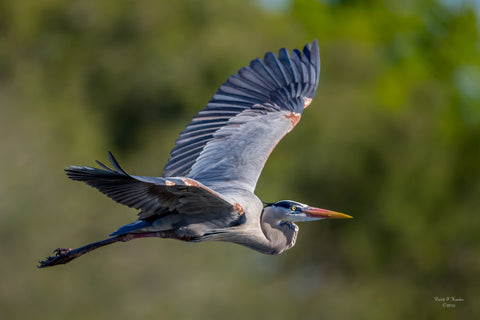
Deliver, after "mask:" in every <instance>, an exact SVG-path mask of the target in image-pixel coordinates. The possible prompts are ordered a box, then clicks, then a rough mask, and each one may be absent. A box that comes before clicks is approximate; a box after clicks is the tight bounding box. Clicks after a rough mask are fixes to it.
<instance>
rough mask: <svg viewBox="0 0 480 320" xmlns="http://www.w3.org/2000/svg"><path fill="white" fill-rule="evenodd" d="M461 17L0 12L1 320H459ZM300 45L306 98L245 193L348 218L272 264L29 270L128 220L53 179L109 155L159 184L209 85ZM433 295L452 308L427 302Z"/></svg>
mask: <svg viewBox="0 0 480 320" xmlns="http://www.w3.org/2000/svg"><path fill="white" fill-rule="evenodd" d="M479 11H480V9H479V6H478V3H476V2H475V1H448V0H438V1H434V0H428V1H391V0H370V1H352V0H350V1H346V0H343V1H342V0H322V1H315V0H291V1H285V0H282V1H265V0H263V1H258V2H255V1H253V0H252V1H233V0H229V1H208V2H206V1H204V2H199V1H194V0H180V1H170V2H168V1H152V0H141V1H91V0H84V1H79V0H72V1H61V0H46V1H32V0H22V1H0V106H1V111H2V113H1V115H2V116H1V117H0V142H1V143H0V145H1V146H2V150H3V155H2V157H1V158H0V170H1V171H0V174H1V177H2V179H1V180H0V212H2V214H1V215H0V240H1V241H0V250H1V252H2V254H3V256H2V264H0V272H1V273H2V274H4V275H6V276H5V277H4V278H5V279H4V280H3V281H2V284H1V285H0V318H2V319H3V318H5V319H7V318H8V319H10V318H32V317H33V316H35V317H36V318H40V319H42V318H44V319H65V318H66V317H68V318H74V319H75V318H79V319H84V318H86V317H88V318H90V319H96V318H99V319H100V318H105V317H115V318H127V317H128V318H131V317H135V318H139V319H142V318H151V317H153V316H159V315H161V316H162V317H164V318H173V317H175V318H186V319H190V318H195V319H201V318H208V319H225V318H229V319H235V318H238V319H244V318H260V317H261V318H276V319H292V318H299V317H301V318H305V319H318V318H327V319H331V318H333V319H352V318H356V319H358V318H360V319H362V318H364V319H404V318H406V317H411V318H420V319H423V318H425V319H450V318H462V319H463V318H465V319H473V318H476V317H478V315H479V314H480V309H479V306H478V304H476V301H477V300H478V296H479V295H478V288H479V287H480V283H479V282H480V258H479V255H478V252H479V251H480V236H479V232H480V220H479V219H478V218H477V217H476V215H477V214H478V204H479V200H478V199H479V198H478V194H480V174H479V173H480V149H479V148H478V146H479V144H480V94H479V92H480V90H478V88H479V83H480V54H479V53H480V52H479V48H480V37H479V29H480V27H479V19H480V18H479V16H478V12H479ZM313 38H318V39H319V42H320V47H321V58H322V74H321V83H320V86H319V90H318V93H317V97H316V99H315V100H314V102H313V103H312V105H311V106H310V107H309V108H308V110H306V112H305V116H304V117H303V120H302V121H301V122H300V124H299V125H298V126H297V128H296V129H295V131H294V132H293V133H292V134H290V135H288V136H287V137H286V138H285V139H284V141H282V143H281V144H280V145H279V146H278V147H277V149H276V150H275V151H274V152H273V154H272V157H271V159H270V160H269V161H268V162H267V165H266V167H265V170H264V173H263V175H262V178H261V180H260V183H259V185H258V188H257V193H258V194H259V195H260V196H261V197H262V198H263V199H265V200H267V201H273V200H277V199H283V198H287V199H288V198H294V199H299V200H302V199H303V201H304V202H306V203H312V204H317V205H318V206H321V207H326V208H331V209H335V210H338V211H342V212H346V213H350V214H352V215H353V216H355V219H354V221H352V222H349V223H341V224H337V223H334V222H324V223H318V224H313V225H311V224H310V225H302V226H301V229H302V230H301V232H300V236H299V239H298V242H297V245H296V247H295V248H294V249H293V250H291V251H289V252H288V253H286V254H284V255H282V256H279V257H267V256H259V255H257V254H256V253H252V252H249V251H247V250H244V249H243V248H240V247H236V246H232V245H227V244H218V245H217V244H211V245H209V244H206V245H198V246H188V245H185V244H182V243H177V242H171V241H148V240H145V241H139V242H138V243H132V244H128V245H124V246H119V247H118V250H116V251H115V249H113V248H112V249H110V250H105V251H102V252H101V253H99V254H98V255H96V256H92V257H90V259H85V260H83V261H81V264H80V263H78V264H72V266H69V267H68V268H59V269H56V270H51V271H47V272H45V271H42V272H37V270H34V268H33V261H34V259H35V258H41V257H43V256H44V255H45V254H46V252H45V249H46V248H50V247H51V246H52V245H55V244H61V243H65V244H66V245H70V244H71V246H74V245H76V244H77V245H80V244H83V243H85V242H89V241H92V240H95V239H97V238H100V237H103V236H104V235H105V233H108V232H110V231H112V230H113V229H115V228H116V227H117V226H119V225H122V224H124V223H126V222H128V221H130V220H131V216H128V214H130V215H131V214H132V212H131V210H128V208H122V207H120V206H118V205H116V204H115V203H113V202H111V201H109V200H108V199H106V198H104V197H103V196H102V195H96V193H95V192H92V190H89V189H87V188H85V187H84V186H83V185H78V184H74V183H70V182H68V181H66V180H65V178H64V176H63V173H62V172H61V168H62V167H65V166H66V165H69V164H92V160H93V159H95V158H100V159H102V158H103V154H104V152H105V151H106V150H107V149H111V150H112V151H115V153H120V155H119V158H120V159H123V161H122V163H123V162H125V167H126V168H129V167H135V168H138V170H141V172H134V173H136V174H149V175H154V174H158V175H160V174H161V169H162V166H163V165H164V164H165V163H166V161H167V159H168V153H169V151H170V150H171V148H172V147H173V144H174V140H175V139H176V137H178V134H179V133H180V131H181V130H183V128H184V126H185V125H186V124H187V123H188V122H189V121H190V119H191V118H192V117H193V116H194V115H195V114H196V113H197V112H198V111H199V110H200V109H201V108H203V107H204V106H205V104H206V103H207V101H208V100H209V99H210V97H211V96H212V95H213V94H214V93H215V91H216V90H217V88H218V86H219V85H220V84H221V83H222V82H223V81H225V80H226V79H227V77H228V75H230V74H232V73H234V72H235V71H236V70H238V69H239V68H241V67H242V66H244V65H245V64H246V63H247V62H248V61H250V59H252V58H253V57H256V56H260V55H263V53H264V52H266V51H268V50H272V51H275V50H276V49H277V48H280V47H287V48H289V49H292V48H298V47H301V46H303V44H304V43H306V42H307V41H311V40H312V39H313ZM133 163H135V166H134V165H133ZM117 211H120V212H125V215H122V214H121V213H118V212H117ZM157 253H158V254H157ZM125 257H128V258H127V259H125ZM72 274H75V276H73V277H72ZM436 296H437V297H445V296H455V297H458V298H463V299H464V301H463V302H458V303H457V305H456V307H455V308H444V307H442V304H441V303H438V302H436V301H435V300H434V297H436ZM26 305H28V306H29V308H25V306H26ZM73 310H74V312H73ZM213 310H214V311H213Z"/></svg>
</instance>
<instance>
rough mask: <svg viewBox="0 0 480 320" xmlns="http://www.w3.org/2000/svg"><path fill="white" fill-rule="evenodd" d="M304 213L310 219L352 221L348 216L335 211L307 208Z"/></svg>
mask: <svg viewBox="0 0 480 320" xmlns="http://www.w3.org/2000/svg"><path fill="white" fill-rule="evenodd" d="M304 212H305V213H306V214H307V216H308V217H312V218H329V219H352V218H353V217H352V216H349V215H348V214H344V213H340V212H336V211H330V210H326V209H320V208H314V207H308V208H307V209H305V210H304Z"/></svg>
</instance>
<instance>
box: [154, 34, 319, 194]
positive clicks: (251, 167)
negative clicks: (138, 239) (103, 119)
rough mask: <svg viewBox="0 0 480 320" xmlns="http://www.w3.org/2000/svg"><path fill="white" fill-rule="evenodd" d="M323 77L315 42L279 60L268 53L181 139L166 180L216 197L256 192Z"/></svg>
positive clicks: (229, 84) (224, 89)
mask: <svg viewBox="0 0 480 320" xmlns="http://www.w3.org/2000/svg"><path fill="white" fill-rule="evenodd" d="M319 74H320V56H319V50H318V42H317V40H314V41H313V43H312V44H307V45H306V46H305V47H304V49H303V52H301V51H299V50H296V49H295V50H293V51H292V54H291V55H290V54H289V52H288V51H287V50H286V49H284V48H283V49H280V51H279V54H278V57H277V56H275V54H273V53H271V52H268V53H266V54H265V56H264V58H263V60H262V59H259V58H257V59H255V60H253V61H251V62H250V65H249V66H247V67H244V68H242V69H240V70H239V71H238V72H237V73H236V74H234V75H232V76H231V77H230V78H229V79H228V80H227V81H226V82H225V83H224V84H222V85H221V86H220V88H219V90H218V91H217V93H216V94H215V95H214V96H213V98H212V99H211V100H210V102H209V103H208V104H207V107H206V108H205V109H203V110H202V111H200V112H199V113H198V115H197V116H196V117H194V118H193V119H192V122H191V123H190V124H189V125H188V126H187V127H186V129H185V130H184V131H183V132H182V133H181V134H180V137H179V138H178V139H177V141H176V146H175V148H174V149H173V150H172V152H171V157H170V159H169V161H168V163H167V165H166V167H165V172H164V174H163V177H172V176H183V177H189V178H192V179H195V180H198V181H200V182H202V183H203V184H204V185H205V186H208V187H209V188H212V189H213V190H216V191H218V192H221V191H225V189H227V186H228V188H234V187H235V186H236V187H238V188H241V189H244V190H248V191H251V192H253V191H254V189H255V185H256V183H257V180H258V177H259V175H260V173H261V170H262V169H263V166H264V164H265V162H266V160H267V158H268V156H269V154H270V153H271V151H272V150H273V148H274V147H275V146H276V145H277V143H278V142H279V141H280V140H281V139H282V137H283V136H284V135H285V134H287V133H288V132H289V131H290V130H292V129H293V127H294V126H295V125H296V123H297V122H298V121H299V119H300V117H301V114H302V112H303V109H304V108H306V107H307V106H308V105H309V104H310V102H311V100H312V99H313V97H314V95H315V91H316V88H317V85H318V80H319ZM224 187H225V188H224Z"/></svg>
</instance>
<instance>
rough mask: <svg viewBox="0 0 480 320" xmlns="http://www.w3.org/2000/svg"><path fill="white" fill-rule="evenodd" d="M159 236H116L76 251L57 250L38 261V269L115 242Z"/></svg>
mask: <svg viewBox="0 0 480 320" xmlns="http://www.w3.org/2000/svg"><path fill="white" fill-rule="evenodd" d="M159 236H161V235H160V234H159V233H158V232H143V233H127V234H122V235H118V236H115V237H111V238H108V239H105V240H102V241H98V242H94V243H90V244H87V245H86V246H83V247H80V248H77V249H73V250H72V249H66V248H58V249H55V250H54V251H53V252H54V253H55V255H54V256H50V257H47V259H45V260H43V261H40V265H38V267H39V268H45V267H52V266H56V265H58V264H65V263H68V262H70V261H72V260H73V259H75V258H78V257H80V256H82V255H84V254H85V253H88V252H90V251H92V250H95V249H98V248H101V247H104V246H106V245H109V244H112V243H115V242H119V241H122V242H126V241H130V240H132V239H136V238H146V237H159Z"/></svg>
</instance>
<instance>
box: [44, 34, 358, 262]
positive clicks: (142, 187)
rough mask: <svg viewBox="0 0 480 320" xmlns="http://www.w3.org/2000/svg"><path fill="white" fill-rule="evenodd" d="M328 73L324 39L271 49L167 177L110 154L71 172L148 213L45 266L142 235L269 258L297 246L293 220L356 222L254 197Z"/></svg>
mask: <svg viewBox="0 0 480 320" xmlns="http://www.w3.org/2000/svg"><path fill="white" fill-rule="evenodd" d="M319 74H320V55H319V49H318V42H317V40H314V41H313V42H312V43H311V44H310V43H308V44H307V45H305V47H304V48H303V51H300V50H297V49H295V50H293V51H292V52H291V54H290V53H289V51H288V50H286V49H285V48H282V49H280V50H279V53H278V56H275V54H273V53H272V52H267V53H266V54H265V56H264V58H263V60H262V59H260V58H257V59H255V60H253V61H251V62H250V64H249V65H248V66H246V67H244V68H242V69H240V70H239V71H238V72H237V73H236V74H234V75H232V76H230V77H229V78H228V80H227V81H226V82H225V83H224V84H222V85H221V86H220V88H219V89H218V91H217V92H216V93H215V95H214V96H213V98H212V99H211V100H210V102H208V104H207V107H206V108H205V109H203V110H201V111H200V112H199V113H198V115H197V116H195V117H194V118H193V119H192V122H191V123H190V124H189V125H188V126H187V127H186V129H185V130H184V131H183V132H182V133H181V134H180V137H179V138H178V139H177V141H176V143H175V147H174V149H173V150H172V152H171V157H170V159H169V161H168V163H167V165H166V166H165V170H164V173H163V176H162V177H144V176H134V175H131V174H128V173H127V172H126V171H125V170H123V169H122V168H121V167H120V165H119V164H118V162H117V160H116V159H115V158H114V157H113V155H112V154H111V153H110V152H109V153H108V156H109V160H110V163H111V166H112V167H108V166H107V165H105V164H103V163H101V162H99V161H97V163H98V165H99V166H100V168H93V167H88V166H83V167H79V166H69V167H68V168H66V169H65V171H66V174H67V176H68V177H69V178H70V179H72V180H77V181H83V182H85V183H87V184H88V185H90V186H92V187H94V188H97V189H98V190H99V191H100V192H102V193H104V194H106V195H107V196H108V197H110V198H112V199H113V200H115V201H116V202H118V203H121V204H123V205H126V206H129V207H132V208H135V209H137V210H140V212H139V213H138V219H137V220H136V221H134V222H132V223H129V224H127V225H124V226H122V227H120V228H119V229H118V230H117V231H115V232H114V233H112V234H111V235H110V237H109V238H107V239H105V240H102V241H98V242H94V243H91V244H88V245H86V246H83V247H80V248H77V249H73V250H72V249H66V248H59V249H56V250H55V251H54V253H55V255H54V256H51V257H48V258H47V259H46V260H44V261H40V265H39V267H40V268H44V267H50V266H54V265H58V264H64V263H67V262H69V261H71V260H73V259H75V258H77V257H79V256H81V255H83V254H85V253H87V252H90V251H92V250H94V249H97V248H100V247H103V246H105V245H109V244H112V243H115V242H119V241H122V242H125V241H129V240H132V239H136V238H144V237H158V238H173V239H178V240H183V241H191V242H200V241H227V242H233V243H237V244H240V245H243V246H246V247H248V248H251V249H253V250H256V251H258V252H261V253H265V254H280V253H282V252H284V251H286V250H288V249H290V248H291V247H293V245H294V244H295V241H296V238H297V234H298V226H297V225H296V224H295V222H301V221H312V220H320V219H325V218H341V219H345V218H351V216H349V215H346V214H343V213H339V212H335V211H330V210H325V209H319V208H315V207H311V206H309V205H306V204H302V203H300V202H295V201H290V200H283V201H278V202H275V203H268V204H266V205H265V206H264V205H263V203H262V201H261V200H260V199H259V198H258V197H257V196H256V195H255V194H254V190H255V186H256V184H257V180H258V178H259V176H260V173H261V171H262V169H263V166H264V165H265V162H266V161H267V158H268V157H269V155H270V153H271V152H272V150H273V149H274V147H275V146H276V145H277V143H278V142H279V141H280V140H281V139H282V138H283V136H285V135H286V134H287V133H288V132H290V131H291V130H292V129H293V128H294V127H295V125H296V124H297V123H298V121H299V120H300V117H301V115H302V113H303V110H304V109H305V108H306V107H307V106H308V105H309V104H310V102H311V101H312V99H313V97H314V95H315V91H316V88H317V85H318V79H319Z"/></svg>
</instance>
